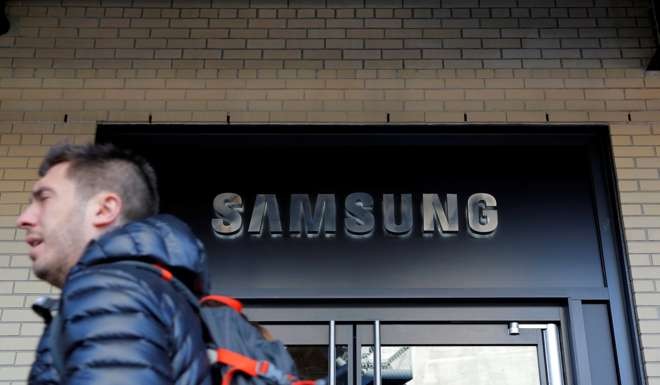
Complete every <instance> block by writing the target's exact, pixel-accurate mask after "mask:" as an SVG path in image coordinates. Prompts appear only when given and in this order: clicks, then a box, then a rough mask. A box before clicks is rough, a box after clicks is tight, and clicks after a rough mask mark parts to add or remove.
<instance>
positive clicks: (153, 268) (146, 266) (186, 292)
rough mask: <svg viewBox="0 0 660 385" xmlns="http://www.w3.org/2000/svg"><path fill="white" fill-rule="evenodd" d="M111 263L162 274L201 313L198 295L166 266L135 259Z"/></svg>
mask: <svg viewBox="0 0 660 385" xmlns="http://www.w3.org/2000/svg"><path fill="white" fill-rule="evenodd" d="M111 265H123V266H132V267H134V268H137V269H140V270H144V271H148V272H151V273H153V274H156V275H158V276H160V277H161V278H162V279H163V280H165V281H167V282H169V283H171V284H172V285H173V286H174V288H175V289H176V290H177V291H178V292H179V293H181V294H182V295H183V296H184V297H185V298H186V300H187V301H188V302H189V303H190V304H191V305H192V306H193V308H194V309H195V310H196V311H197V313H198V314H199V299H198V298H197V296H196V295H195V294H194V293H193V292H192V290H190V288H188V286H186V285H185V284H184V283H183V282H181V281H180V280H179V279H177V278H176V277H175V276H174V274H172V273H171V272H170V271H169V270H167V269H165V268H164V267H161V266H158V265H157V264H151V263H147V262H142V261H136V260H133V259H128V260H123V261H117V262H112V263H111Z"/></svg>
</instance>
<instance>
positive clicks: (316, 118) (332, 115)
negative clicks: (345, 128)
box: [307, 111, 348, 123]
mask: <svg viewBox="0 0 660 385" xmlns="http://www.w3.org/2000/svg"><path fill="white" fill-rule="evenodd" d="M307 121H310V122H324V123H331V122H346V121H348V116H347V113H346V112H336V111H332V112H329V111H311V112H308V113H307Z"/></svg>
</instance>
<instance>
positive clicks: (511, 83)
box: [485, 79, 525, 89]
mask: <svg viewBox="0 0 660 385" xmlns="http://www.w3.org/2000/svg"><path fill="white" fill-rule="evenodd" d="M485 82H486V88H504V89H506V88H524V87H525V81H524V80H523V79H486V80H485Z"/></svg>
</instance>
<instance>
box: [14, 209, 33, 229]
mask: <svg viewBox="0 0 660 385" xmlns="http://www.w3.org/2000/svg"><path fill="white" fill-rule="evenodd" d="M34 223H35V216H34V209H33V205H32V204H30V205H28V206H27V207H26V208H25V209H23V212H21V215H19V216H18V218H17V219H16V227H18V228H21V229H27V228H29V227H31V226H34Z"/></svg>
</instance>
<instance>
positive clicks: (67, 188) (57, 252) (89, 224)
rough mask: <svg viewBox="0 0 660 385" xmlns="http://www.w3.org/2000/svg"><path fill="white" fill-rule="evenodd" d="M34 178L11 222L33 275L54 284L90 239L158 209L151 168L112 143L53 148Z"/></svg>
mask: <svg viewBox="0 0 660 385" xmlns="http://www.w3.org/2000/svg"><path fill="white" fill-rule="evenodd" d="M39 176H40V177H41V178H40V179H39V180H38V181H37V182H36V183H35V185H34V187H33V189H32V199H31V201H30V204H29V205H28V206H27V207H26V208H25V210H24V211H23V213H22V214H21V215H20V217H19V218H18V220H17V225H18V227H20V228H22V229H25V230H26V231H27V234H26V241H27V243H28V245H29V246H30V258H31V259H32V261H33V266H32V267H33V270H34V272H35V274H36V275H37V276H38V277H39V278H41V279H43V280H45V281H48V282H50V283H51V284H53V285H55V286H57V287H62V286H63V284H64V280H65V279H66V275H67V274H68V272H69V270H70V269H71V267H73V265H75V263H76V262H77V261H78V260H79V259H80V257H81V255H82V253H83V251H84V250H85V248H86V247H87V244H88V243H89V242H90V241H91V240H92V239H96V238H98V237H99V236H101V235H102V234H103V233H105V232H107V231H108V230H111V229H113V228H115V227H117V226H120V225H122V224H124V223H126V222H130V221H134V220H139V219H142V218H146V217H148V216H151V215H154V214H156V213H157V212H158V204H159V198H158V190H157V187H156V176H155V173H154V171H153V169H152V168H151V166H150V165H149V164H148V163H147V162H146V161H145V160H143V159H142V158H140V157H137V156H135V155H132V154H131V153H129V152H126V151H123V150H119V149H117V148H116V147H114V146H112V145H82V146H80V145H69V144H66V145H59V146H56V147H53V148H52V149H51V150H50V152H49V153H48V154H47V155H46V158H45V159H44V161H43V163H42V164H41V167H40V168H39Z"/></svg>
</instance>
